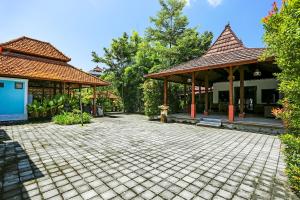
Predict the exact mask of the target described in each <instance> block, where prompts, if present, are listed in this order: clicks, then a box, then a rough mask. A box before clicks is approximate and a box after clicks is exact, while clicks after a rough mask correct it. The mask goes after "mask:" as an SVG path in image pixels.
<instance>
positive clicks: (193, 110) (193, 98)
mask: <svg viewBox="0 0 300 200" xmlns="http://www.w3.org/2000/svg"><path fill="white" fill-rule="evenodd" d="M195 81H196V80H195V72H193V73H192V104H191V117H192V118H195V117H196V105H195Z"/></svg>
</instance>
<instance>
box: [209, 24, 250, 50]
mask: <svg viewBox="0 0 300 200" xmlns="http://www.w3.org/2000/svg"><path fill="white" fill-rule="evenodd" d="M241 49H245V47H244V45H243V43H242V41H241V40H239V39H238V38H237V36H236V35H235V33H234V32H233V31H232V30H231V27H230V25H229V24H228V25H226V26H225V29H224V30H223V32H222V33H221V35H220V36H219V37H218V38H217V40H216V41H215V42H214V44H213V45H212V46H211V47H210V48H209V49H208V50H207V52H206V53H205V56H209V55H216V54H219V53H225V52H230V51H235V50H241Z"/></svg>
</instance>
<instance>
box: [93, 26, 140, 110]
mask: <svg viewBox="0 0 300 200" xmlns="http://www.w3.org/2000/svg"><path fill="white" fill-rule="evenodd" d="M141 42H142V38H141V37H140V36H139V34H138V33H137V32H135V31H134V32H133V33H132V35H131V36H129V35H128V34H127V33H123V35H122V36H121V37H119V38H116V39H113V40H112V43H111V44H110V47H109V48H104V55H103V56H102V57H101V56H99V55H98V54H97V53H96V52H92V57H93V61H94V62H97V63H104V64H105V65H107V66H108V67H109V68H108V69H107V70H106V73H113V74H114V77H115V80H114V83H113V85H114V86H115V87H116V88H117V90H118V92H119V95H120V96H121V98H122V101H123V104H124V109H125V111H132V108H128V105H131V104H130V103H129V102H128V101H127V100H128V98H129V99H130V98H131V97H130V96H129V97H128V92H127V93H126V91H131V90H129V89H128V88H132V86H131V85H130V81H129V80H128V77H126V76H128V71H130V70H129V69H128V70H127V73H125V72H126V68H127V67H130V66H133V65H134V57H135V55H136V53H137V51H138V47H139V44H140V43H141ZM128 82H129V83H128Z"/></svg>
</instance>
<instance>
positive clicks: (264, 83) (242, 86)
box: [145, 25, 279, 122]
mask: <svg viewBox="0 0 300 200" xmlns="http://www.w3.org/2000/svg"><path fill="white" fill-rule="evenodd" d="M264 50H265V49H264V48H247V47H245V46H244V44H243V43H242V41H241V40H240V39H239V38H238V37H237V36H236V34H235V33H234V32H233V31H232V29H231V27H230V25H226V27H225V29H224V30H223V32H222V33H221V35H220V36H219V37H218V38H217V39H216V41H215V42H214V43H213V45H212V46H211V47H210V48H209V49H208V51H207V52H206V53H205V54H204V55H203V56H201V57H199V58H196V59H194V60H191V61H188V62H185V63H182V64H179V65H177V66H174V67H171V68H169V69H167V70H164V71H160V72H158V73H153V74H148V75H146V76H145V77H147V78H152V79H160V80H164V102H163V103H164V105H168V98H167V96H168V94H167V92H168V82H175V83H182V84H184V85H185V87H186V86H189V85H191V109H190V110H191V111H190V117H191V118H192V119H194V118H195V117H196V113H197V112H196V106H197V102H196V97H195V88H196V86H199V88H201V87H202V88H203V87H204V88H205V96H204V97H202V96H201V92H200V95H199V96H201V97H200V98H204V99H205V101H204V102H205V103H204V106H203V107H204V110H203V112H201V113H203V115H205V116H209V115H211V114H212V113H227V115H228V121H229V122H234V120H235V116H238V117H239V118H245V117H247V115H248V114H249V115H255V116H260V117H268V116H270V115H271V108H272V107H275V106H278V105H277V101H278V98H279V92H278V90H277V87H278V82H277V80H276V79H275V78H274V73H275V72H279V68H278V67H277V66H276V64H274V60H273V58H268V59H266V60H264V61H260V57H261V55H262V54H263V52H264ZM209 91H212V92H210V93H209ZM210 94H211V95H212V96H209V95H210ZM197 96H198V95H197ZM198 102H200V101H198Z"/></svg>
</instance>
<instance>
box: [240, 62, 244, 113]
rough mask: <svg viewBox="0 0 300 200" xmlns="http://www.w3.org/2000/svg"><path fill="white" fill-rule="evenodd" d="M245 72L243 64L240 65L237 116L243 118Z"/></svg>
mask: <svg viewBox="0 0 300 200" xmlns="http://www.w3.org/2000/svg"><path fill="white" fill-rule="evenodd" d="M244 80H245V73H244V68H243V66H241V67H240V114H239V117H241V118H244V117H245V111H244V107H245V84H244Z"/></svg>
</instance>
